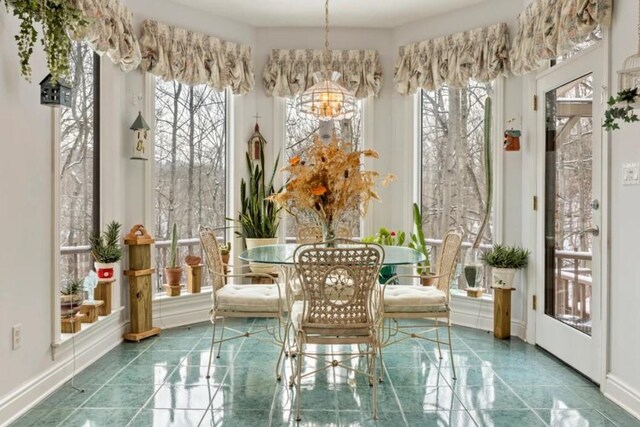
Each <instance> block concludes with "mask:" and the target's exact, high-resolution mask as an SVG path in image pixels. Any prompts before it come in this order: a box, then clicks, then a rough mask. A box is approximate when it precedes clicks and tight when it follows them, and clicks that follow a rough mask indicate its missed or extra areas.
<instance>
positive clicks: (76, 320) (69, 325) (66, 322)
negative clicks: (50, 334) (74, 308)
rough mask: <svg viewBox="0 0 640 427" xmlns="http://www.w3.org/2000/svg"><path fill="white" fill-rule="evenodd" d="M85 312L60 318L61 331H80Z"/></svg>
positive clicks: (71, 332)
mask: <svg viewBox="0 0 640 427" xmlns="http://www.w3.org/2000/svg"><path fill="white" fill-rule="evenodd" d="M83 318H84V314H76V315H75V316H71V317H63V318H61V319H60V332H62V333H63V334H75V333H76V332H80V328H81V325H80V324H81V323H82V319H83Z"/></svg>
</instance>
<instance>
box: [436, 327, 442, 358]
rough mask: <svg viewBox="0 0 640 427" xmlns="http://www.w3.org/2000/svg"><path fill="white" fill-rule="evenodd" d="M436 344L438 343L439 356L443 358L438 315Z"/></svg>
mask: <svg viewBox="0 0 640 427" xmlns="http://www.w3.org/2000/svg"><path fill="white" fill-rule="evenodd" d="M435 320H436V344H437V345H438V357H440V360H442V350H440V334H439V333H438V329H440V328H439V326H440V325H438V318H437V317H436V319H435Z"/></svg>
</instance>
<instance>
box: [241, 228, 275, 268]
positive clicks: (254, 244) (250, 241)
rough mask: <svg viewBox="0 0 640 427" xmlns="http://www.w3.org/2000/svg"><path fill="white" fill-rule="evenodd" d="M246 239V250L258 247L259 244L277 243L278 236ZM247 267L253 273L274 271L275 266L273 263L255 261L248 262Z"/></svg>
mask: <svg viewBox="0 0 640 427" xmlns="http://www.w3.org/2000/svg"><path fill="white" fill-rule="evenodd" d="M245 240H246V241H247V250H249V249H254V248H258V247H260V246H267V245H277V244H278V238H277V237H274V238H271V239H245ZM249 268H250V269H251V271H252V272H254V273H262V274H271V273H273V272H275V270H276V268H275V267H274V266H273V264H262V263H257V262H250V263H249Z"/></svg>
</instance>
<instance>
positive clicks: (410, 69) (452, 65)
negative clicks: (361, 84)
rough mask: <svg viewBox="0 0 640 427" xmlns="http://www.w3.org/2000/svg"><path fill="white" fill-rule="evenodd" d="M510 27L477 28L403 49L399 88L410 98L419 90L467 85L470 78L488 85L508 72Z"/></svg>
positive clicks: (397, 79)
mask: <svg viewBox="0 0 640 427" xmlns="http://www.w3.org/2000/svg"><path fill="white" fill-rule="evenodd" d="M508 55H509V31H508V28H507V24H504V23H501V24H496V25H493V26H490V27H483V28H476V29H474V30H470V31H465V32H463V33H457V34H452V35H449V36H444V37H438V38H436V39H432V40H426V41H422V42H419V43H412V44H409V45H406V46H402V47H401V48H400V54H399V57H398V60H397V61H396V70H395V84H396V89H397V90H398V92H400V93H401V94H403V95H411V94H413V93H415V92H416V91H417V90H418V89H425V90H435V89H438V88H439V87H441V86H443V85H450V86H454V87H461V86H465V85H466V84H467V83H468V82H469V79H474V80H478V81H484V82H488V81H491V80H494V79H495V78H496V77H498V76H500V75H503V74H505V73H506V72H507V71H508V65H509V64H508Z"/></svg>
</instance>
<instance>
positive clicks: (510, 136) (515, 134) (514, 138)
mask: <svg viewBox="0 0 640 427" xmlns="http://www.w3.org/2000/svg"><path fill="white" fill-rule="evenodd" d="M504 149H505V150H506V151H520V131H517V130H508V131H506V132H505V133H504Z"/></svg>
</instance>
